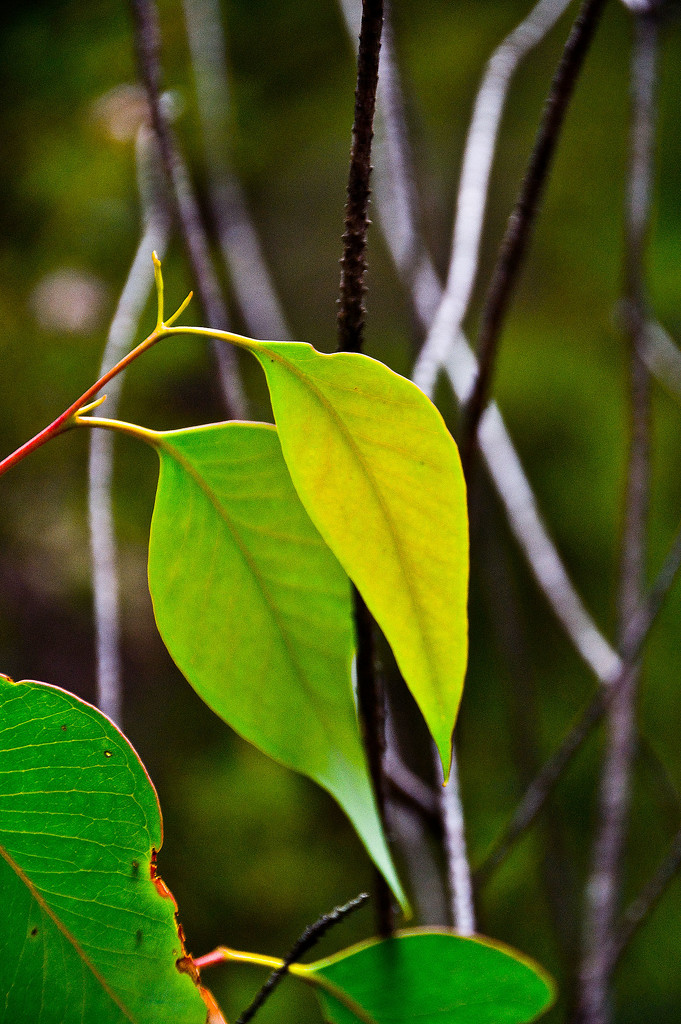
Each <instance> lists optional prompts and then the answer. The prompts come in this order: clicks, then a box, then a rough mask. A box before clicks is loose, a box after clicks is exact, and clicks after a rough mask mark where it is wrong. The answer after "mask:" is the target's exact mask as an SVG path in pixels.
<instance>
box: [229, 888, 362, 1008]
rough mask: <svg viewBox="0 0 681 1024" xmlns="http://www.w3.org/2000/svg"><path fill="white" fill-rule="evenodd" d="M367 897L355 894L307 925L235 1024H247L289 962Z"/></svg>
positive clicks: (286, 968) (277, 981)
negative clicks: (347, 901)
mask: <svg viewBox="0 0 681 1024" xmlns="http://www.w3.org/2000/svg"><path fill="white" fill-rule="evenodd" d="M368 899H369V895H368V893H365V892H363V893H360V895H359V896H356V897H355V898H354V900H350V901H349V903H345V904H344V905H343V906H342V907H336V908H335V909H334V910H332V911H331V913H330V914H324V916H323V917H320V918H319V920H318V921H316V922H315V923H314V924H312V925H309V926H308V927H307V928H306V929H305V931H304V932H303V934H302V935H301V936H300V938H299V939H298V941H297V942H296V944H295V946H294V947H293V949H292V950H291V952H290V953H289V954H288V955H287V956H286V957H285V958H284V961H283V963H282V964H281V966H280V967H277V968H276V970H274V971H272V973H271V974H270V976H269V978H268V979H267V981H266V982H265V984H264V985H263V987H262V988H261V989H260V991H259V992H258V994H257V995H256V997H255V999H254V1000H253V1002H252V1003H251V1004H250V1006H249V1007H248V1008H247V1009H246V1010H244V1012H243V1013H242V1014H241V1016H240V1017H239V1019H238V1020H237V1022H236V1024H248V1021H249V1020H251V1019H252V1018H253V1017H254V1016H255V1014H256V1013H257V1012H258V1010H259V1009H260V1007H261V1006H262V1004H263V1003H264V1002H265V1000H266V999H268V998H269V997H270V996H271V995H272V993H273V992H274V990H275V988H276V987H277V985H278V984H279V982H280V981H281V980H282V978H283V977H284V975H285V974H286V973H287V971H288V969H289V967H290V966H291V964H295V963H297V962H298V961H299V960H300V958H301V957H302V956H304V955H305V953H307V951H308V950H309V949H312V947H313V946H314V945H316V944H317V943H318V942H319V940H320V939H321V938H322V936H324V935H325V934H326V932H327V931H328V930H329V928H332V927H333V926H334V925H336V924H339V923H340V922H341V921H342V920H343V919H344V918H346V917H347V916H348V914H352V913H353V911H355V910H359V908H360V907H363V906H364V904H365V903H366V901H367V900H368Z"/></svg>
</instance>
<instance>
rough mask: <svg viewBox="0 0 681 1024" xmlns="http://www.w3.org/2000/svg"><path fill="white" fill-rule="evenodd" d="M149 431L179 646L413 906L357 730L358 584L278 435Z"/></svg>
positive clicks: (225, 708) (226, 709)
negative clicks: (304, 500) (302, 493)
mask: <svg viewBox="0 0 681 1024" xmlns="http://www.w3.org/2000/svg"><path fill="white" fill-rule="evenodd" d="M132 429H133V432H134V431H136V430H137V428H132ZM142 436H143V437H144V438H145V440H148V441H149V442H150V443H151V444H153V445H154V447H155V448H156V450H157V451H158V454H159V458H160V460H161V471H160V476H159V484H158V493H157V496H156V505H155V508H154V516H153V521H152V527H151V539H150V545H149V587H150V590H151V595H152V599H153V603H154V611H155V614H156V620H157V622H158V627H159V630H160V632H161V635H162V637H163V639H164V641H165V644H166V646H167V647H168V650H169V651H170V653H171V655H172V656H173V658H174V660H175V661H176V663H177V665H178V666H179V668H180V669H181V670H182V672H183V673H184V675H185V676H186V677H187V679H188V680H189V682H190V683H191V684H192V686H193V687H194V688H195V689H196V691H197V692H198V693H199V694H200V696H201V697H202V698H203V699H204V700H205V701H206V703H207V704H208V705H209V706H210V707H211V708H212V709H213V710H214V711H215V712H216V713H217V714H219V715H220V716H221V717H222V718H223V719H224V720H225V721H226V722H228V723H229V724H230V725H231V726H232V727H233V728H234V729H236V730H237V732H239V733H240V734H241V735H242V736H244V737H245V738H246V739H247V740H249V741H250V742H251V743H254V744H255V745H256V746H257V747H259V748H260V749H261V750H263V751H265V753H267V754H269V755H270V756H271V757H274V758H276V759H277V760H279V761H280V762H282V763H283V764H285V765H288V766H289V767H291V768H294V769H296V770H297V771H300V772H303V773H304V774H306V775H308V776H309V777H310V778H312V779H314V780H315V781H316V782H317V783H319V784H320V785H322V786H323V787H324V788H325V789H327V790H328V791H329V792H330V793H331V794H332V795H333V796H334V797H335V798H336V800H337V801H338V803H339V804H340V805H341V807H342V808H343V809H344V811H345V812H346V814H347V815H348V816H349V818H350V820H351V821H352V823H353V824H354V826H355V828H356V829H357V831H358V833H359V835H360V836H361V838H362V840H363V841H364V843H365V845H366V847H367V849H368V851H369V853H370V854H371V856H372V857H373V859H374V861H375V863H376V865H377V866H378V867H379V869H380V870H381V871H382V872H383V874H384V875H385V877H386V878H387V880H388V882H389V883H390V885H391V886H392V888H393V891H394V892H395V894H396V895H397V896H398V898H400V899H401V900H402V901H404V895H403V893H402V890H401V888H400V884H399V881H398V879H397V876H396V874H395V870H394V867H393V864H392V861H391V859H390V854H389V852H388V849H387V846H386V842H385V838H384V835H383V831H382V828H381V824H380V819H379V817H378V813H377V810H376V805H375V802H374V797H373V792H372V788H371V781H370V778H369V774H368V770H367V767H366V761H365V757H364V752H363V749H362V745H361V742H360V738H359V731H358V728H357V718H356V713H355V706H354V701H353V696H352V681H351V663H352V657H353V651H354V632H353V626H352V611H351V597H350V584H349V581H348V578H347V576H346V574H345V572H344V571H343V569H342V568H341V566H340V565H339V563H338V561H337V560H336V558H335V557H334V555H333V554H332V553H331V551H330V550H329V548H328V547H327V546H326V544H325V543H324V541H323V540H322V538H321V537H320V535H319V533H318V532H317V530H316V529H315V527H314V526H313V524H312V522H311V520H310V518H309V516H308V515H307V513H306V512H305V509H304V508H303V506H302V504H301V503H300V500H299V498H298V496H297V494H296V491H295V489H294V487H293V485H292V483H291V478H290V476H289V473H288V470H287V468H286V463H285V462H284V459H283V457H282V454H281V447H280V443H279V438H278V435H277V431H276V429H275V428H274V427H272V426H269V425H266V424H254V423H251V424H244V423H222V424H213V425H209V426H204V427H196V428H192V429H189V430H180V431H171V432H168V433H153V432H151V431H144V432H143V434H142Z"/></svg>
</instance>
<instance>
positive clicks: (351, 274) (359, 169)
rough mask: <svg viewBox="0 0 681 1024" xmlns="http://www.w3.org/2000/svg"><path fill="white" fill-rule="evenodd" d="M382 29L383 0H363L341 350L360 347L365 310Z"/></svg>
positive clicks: (340, 322)
mask: <svg viewBox="0 0 681 1024" xmlns="http://www.w3.org/2000/svg"><path fill="white" fill-rule="evenodd" d="M382 28H383V0H362V24H361V28H360V34H359V53H358V57H357V88H356V90H355V116H354V121H353V125H352V149H351V152H350V174H349V177H348V193H347V201H346V205H345V232H344V234H343V256H342V259H341V281H340V299H339V309H338V338H339V341H338V348H339V351H341V352H360V351H361V350H362V341H363V334H364V318H365V313H366V310H365V308H364V293H365V291H366V286H365V284H364V275H365V273H366V244H367V229H368V226H369V196H370V194H371V189H370V186H369V182H370V178H371V143H372V139H373V135H374V111H375V109H376V89H377V86H378V59H379V53H380V49H381V31H382Z"/></svg>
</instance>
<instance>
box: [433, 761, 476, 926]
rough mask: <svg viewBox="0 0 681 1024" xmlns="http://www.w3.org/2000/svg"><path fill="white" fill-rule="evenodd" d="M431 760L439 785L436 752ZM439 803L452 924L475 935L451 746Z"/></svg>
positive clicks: (463, 829) (460, 808)
mask: <svg viewBox="0 0 681 1024" xmlns="http://www.w3.org/2000/svg"><path fill="white" fill-rule="evenodd" d="M434 761H435V765H436V768H437V769H438V770H439V773H440V783H441V784H442V783H443V778H442V765H441V763H440V758H439V756H437V752H435V754H434ZM440 804H441V816H442V826H443V831H444V848H445V856H446V859H447V876H448V877H447V881H448V883H449V896H450V900H451V917H452V924H453V925H454V928H455V929H456V931H457V932H458V933H459V935H473V934H474V933H475V904H474V900H473V881H472V878H471V868H470V864H469V862H468V852H467V849H466V826H465V821H464V814H463V804H462V802H461V793H460V790H459V766H458V762H457V759H456V748H455V746H454V745H453V744H452V764H451V767H450V770H449V779H448V781H447V784H446V785H443V784H442V785H441V795H440Z"/></svg>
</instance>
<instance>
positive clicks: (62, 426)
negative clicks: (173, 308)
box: [0, 331, 163, 476]
mask: <svg viewBox="0 0 681 1024" xmlns="http://www.w3.org/2000/svg"><path fill="white" fill-rule="evenodd" d="M162 336H163V335H162V333H161V332H159V331H154V332H153V333H152V334H150V335H149V337H148V338H145V339H144V341H142V342H140V344H139V345H138V346H137V347H136V348H134V349H133V350H132V351H131V352H128V354H127V356H125V357H124V358H123V359H121V361H120V362H119V363H116V365H115V366H114V367H113V368H112V369H111V370H109V371H108V372H107V373H105V374H104V376H103V377H100V378H99V380H98V381H97V382H96V383H95V384H93V385H92V386H91V387H89V388H88V389H87V391H86V392H85V393H84V394H82V395H81V396H80V398H78V399H76V401H75V402H74V403H73V405H70V406H69V407H68V409H66V410H65V411H64V412H63V413H62V414H61V415H60V416H57V418H56V420H54V421H53V422H52V423H50V425H49V426H47V427H44V428H43V430H41V431H40V433H38V434H36V435H35V437H32V438H31V440H30V441H27V442H26V443H25V444H22V445H21V447H20V448H17V450H16V451H15V452H12V454H11V455H8V456H7V457H6V458H4V459H3V460H2V461H1V462H0V476H2V474H3V473H6V472H7V470H8V469H11V468H12V466H14V465H16V464H17V462H21V460H22V459H24V458H25V457H26V456H27V455H30V453H31V452H33V451H35V450H36V448H40V447H41V445H44V444H45V442H46V441H49V440H51V439H52V438H53V437H57V436H58V435H59V434H61V433H63V432H64V430H66V429H67V425H68V423H69V420H70V419H71V417H72V416H73V415H74V414H75V413H77V412H78V410H79V409H82V408H83V406H84V405H87V403H88V402H89V401H90V400H91V399H92V398H94V397H95V395H96V394H97V392H98V391H101V389H102V388H103V387H105V386H106V385H107V384H108V383H109V381H110V380H112V379H113V378H114V377H115V376H116V375H117V374H119V373H120V372H121V371H122V370H124V369H125V368H126V366H129V365H130V363H131V362H132V361H133V360H134V359H137V356H139V355H141V354H142V352H144V351H146V349H148V348H151V346H152V345H153V344H155V343H156V342H157V341H158V340H159V338H161V337H162Z"/></svg>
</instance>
